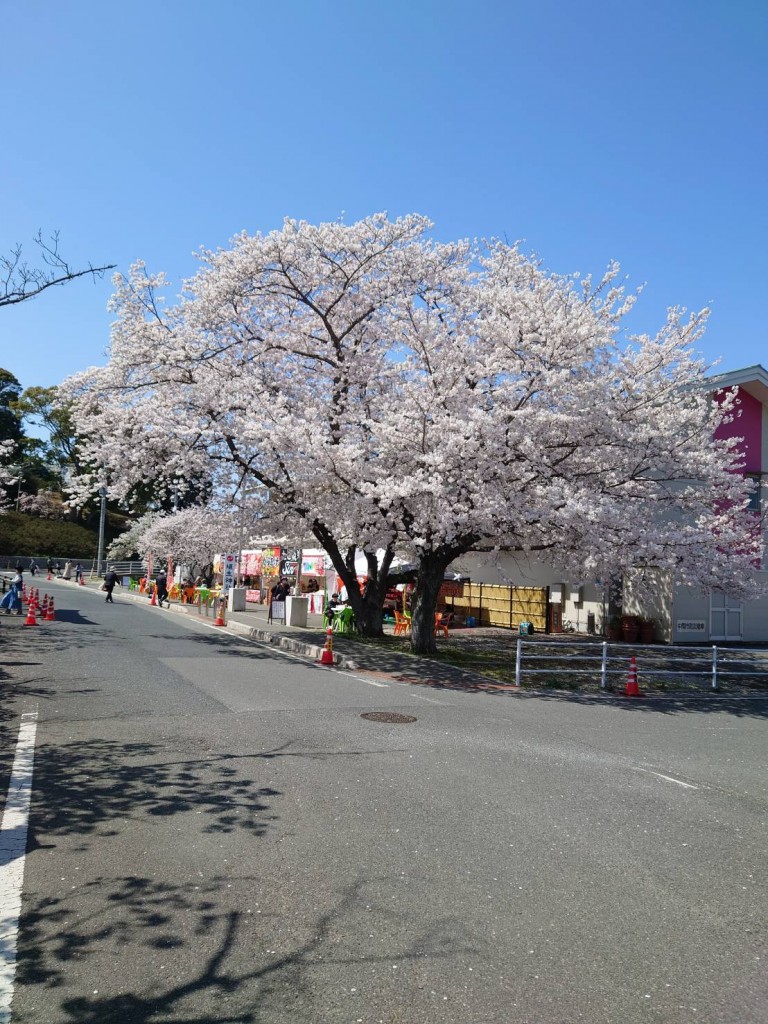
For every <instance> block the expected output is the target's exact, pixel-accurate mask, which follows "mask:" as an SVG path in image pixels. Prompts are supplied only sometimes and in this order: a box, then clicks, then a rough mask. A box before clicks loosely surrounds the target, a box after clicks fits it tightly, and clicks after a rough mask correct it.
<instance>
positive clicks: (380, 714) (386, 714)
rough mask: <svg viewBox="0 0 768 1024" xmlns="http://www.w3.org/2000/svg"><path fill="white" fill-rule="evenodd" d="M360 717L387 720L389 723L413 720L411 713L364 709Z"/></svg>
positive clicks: (375, 720)
mask: <svg viewBox="0 0 768 1024" xmlns="http://www.w3.org/2000/svg"><path fill="white" fill-rule="evenodd" d="M360 717H361V718H367V719H368V721H369V722H387V723H388V724H389V725H408V724H409V722H415V721H416V719H415V717H414V716H413V715H398V713H397V712H396V711H366V713H365V714H364V715H360Z"/></svg>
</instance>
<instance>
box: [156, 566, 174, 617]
mask: <svg viewBox="0 0 768 1024" xmlns="http://www.w3.org/2000/svg"><path fill="white" fill-rule="evenodd" d="M155 586H156V587H157V603H158V604H159V605H160V607H161V608H162V607H163V601H165V603H166V605H167V606H168V607H169V608H170V607H171V601H170V598H169V597H168V577H167V576H166V574H165V573H164V572H160V573H158V574H157V576H156V577H155Z"/></svg>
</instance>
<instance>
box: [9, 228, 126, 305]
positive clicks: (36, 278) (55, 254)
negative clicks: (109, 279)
mask: <svg viewBox="0 0 768 1024" xmlns="http://www.w3.org/2000/svg"><path fill="white" fill-rule="evenodd" d="M34 242H35V245H36V246H37V247H38V249H39V250H40V254H41V259H42V263H43V266H38V267H31V266H30V265H29V264H28V263H27V262H26V260H25V259H23V257H22V250H21V245H17V246H15V248H13V249H12V250H11V253H10V255H9V256H0V306H13V305H16V303H19V302H26V301H27V299H33V298H34V297H35V296H36V295H39V294H40V293H41V292H44V291H45V290H46V288H53V287H54V285H60V284H66V283H67V282H68V281H74V280H76V279H77V278H78V277H85V276H86V275H87V274H90V275H91V276H92V277H94V278H96V277H103V276H104V274H105V272H106V271H107V270H113V269H114V268H115V267H116V266H117V264H115V263H108V264H106V265H105V266H103V267H94V266H93V265H92V264H90V263H89V264H88V267H87V268H86V269H85V270H74V269H73V268H72V267H71V266H70V265H69V263H67V261H66V260H65V259H64V257H63V256H62V255H61V253H60V252H59V233H58V231H56V232H54V234H53V235H51V240H50V243H49V242H46V241H45V240H44V239H43V235H42V232H41V231H38V233H37V234H36V235H35V238H34Z"/></svg>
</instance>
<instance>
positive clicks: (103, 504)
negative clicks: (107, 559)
mask: <svg viewBox="0 0 768 1024" xmlns="http://www.w3.org/2000/svg"><path fill="white" fill-rule="evenodd" d="M99 497H100V498H101V511H100V512H99V549H98V552H97V554H96V575H97V576H101V562H102V559H103V558H104V525H105V523H106V520H107V488H106V487H100V488H99Z"/></svg>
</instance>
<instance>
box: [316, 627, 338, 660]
mask: <svg viewBox="0 0 768 1024" xmlns="http://www.w3.org/2000/svg"><path fill="white" fill-rule="evenodd" d="M333 664H334V661H333V630H332V629H331V627H330V626H329V627H328V629H327V630H326V631H325V647H324V648H323V650H322V653H321V655H320V660H319V661H318V665H333Z"/></svg>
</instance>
